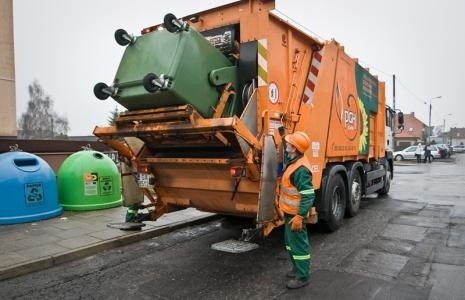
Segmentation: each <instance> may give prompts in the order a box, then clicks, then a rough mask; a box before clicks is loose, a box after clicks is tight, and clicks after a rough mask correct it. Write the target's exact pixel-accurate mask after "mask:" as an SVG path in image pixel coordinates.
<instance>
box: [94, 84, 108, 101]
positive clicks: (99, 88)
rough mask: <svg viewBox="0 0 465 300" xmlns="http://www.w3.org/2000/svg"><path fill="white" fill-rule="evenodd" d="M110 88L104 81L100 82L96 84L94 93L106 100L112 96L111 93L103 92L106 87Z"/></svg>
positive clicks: (98, 97)
mask: <svg viewBox="0 0 465 300" xmlns="http://www.w3.org/2000/svg"><path fill="white" fill-rule="evenodd" d="M106 88H108V85H106V84H105V83H103V82H99V83H97V84H96V85H95V86H94V95H95V97H97V99H100V100H106V99H108V97H110V95H109V94H107V93H105V92H103V90H104V89H106Z"/></svg>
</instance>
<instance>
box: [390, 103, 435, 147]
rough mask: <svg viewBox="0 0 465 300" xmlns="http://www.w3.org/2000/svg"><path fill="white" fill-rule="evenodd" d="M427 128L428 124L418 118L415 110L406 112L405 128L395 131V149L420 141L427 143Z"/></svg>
mask: <svg viewBox="0 0 465 300" xmlns="http://www.w3.org/2000/svg"><path fill="white" fill-rule="evenodd" d="M396 121H397V120H396ZM396 128H397V127H396ZM427 129H428V126H427V125H426V124H424V123H423V122H422V121H420V120H419V119H417V118H416V117H415V113H414V112H411V113H410V114H404V130H402V131H401V132H397V133H395V143H394V151H397V150H402V149H404V148H407V147H408V146H412V145H416V144H418V143H425V142H426V137H427V134H428V132H427Z"/></svg>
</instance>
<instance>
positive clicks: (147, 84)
mask: <svg viewBox="0 0 465 300" xmlns="http://www.w3.org/2000/svg"><path fill="white" fill-rule="evenodd" d="M155 79H158V76H157V75H155V74H153V73H149V74H147V75H145V77H144V79H143V80H142V82H143V84H144V88H145V90H146V91H147V92H149V93H155V92H156V91H158V90H159V89H160V87H159V86H157V85H155V84H153V80H155Z"/></svg>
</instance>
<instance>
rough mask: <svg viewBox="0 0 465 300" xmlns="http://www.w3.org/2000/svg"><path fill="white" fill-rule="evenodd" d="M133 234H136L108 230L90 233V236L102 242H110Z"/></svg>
mask: <svg viewBox="0 0 465 300" xmlns="http://www.w3.org/2000/svg"><path fill="white" fill-rule="evenodd" d="M131 233H134V232H133V231H132V232H131V231H124V230H119V229H112V228H108V229H105V230H102V231H97V232H92V233H89V234H88V235H89V236H92V237H95V238H98V239H100V240H109V239H113V238H116V237H120V236H123V235H128V234H131Z"/></svg>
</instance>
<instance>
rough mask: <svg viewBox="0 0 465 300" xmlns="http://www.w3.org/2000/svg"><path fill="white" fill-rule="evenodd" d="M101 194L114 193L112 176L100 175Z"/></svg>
mask: <svg viewBox="0 0 465 300" xmlns="http://www.w3.org/2000/svg"><path fill="white" fill-rule="evenodd" d="M99 186H100V195H102V196H107V195H113V180H112V178H111V176H100V178H99Z"/></svg>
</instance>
